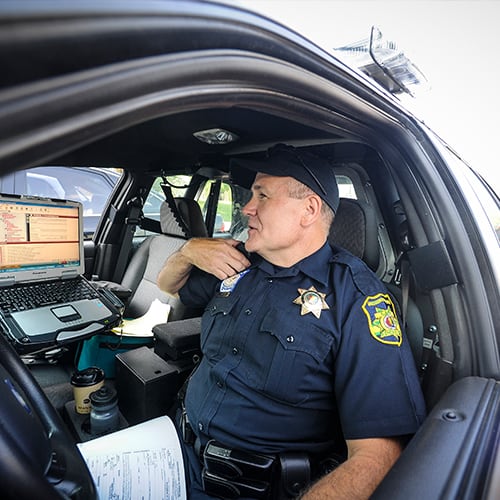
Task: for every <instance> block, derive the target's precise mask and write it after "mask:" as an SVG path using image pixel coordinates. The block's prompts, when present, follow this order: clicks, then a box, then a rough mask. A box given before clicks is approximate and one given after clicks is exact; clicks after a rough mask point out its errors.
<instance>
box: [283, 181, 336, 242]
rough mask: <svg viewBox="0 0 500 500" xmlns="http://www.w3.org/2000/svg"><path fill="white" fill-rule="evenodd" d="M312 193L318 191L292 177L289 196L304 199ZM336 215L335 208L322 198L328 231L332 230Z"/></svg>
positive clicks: (324, 220) (322, 216)
mask: <svg viewBox="0 0 500 500" xmlns="http://www.w3.org/2000/svg"><path fill="white" fill-rule="evenodd" d="M311 194H316V193H315V192H314V191H313V190H312V189H311V188H309V187H308V186H306V185H305V184H302V182H300V181H298V180H296V179H294V178H293V177H292V178H290V180H289V182H288V196H290V198H296V199H299V200H303V199H304V198H305V197H306V196H310V195H311ZM334 217H335V214H334V213H333V210H332V209H331V208H330V207H329V206H328V205H327V204H326V203H325V202H324V201H323V200H321V219H322V221H323V224H324V225H325V228H326V231H327V233H328V232H329V231H330V227H331V225H332V223H333V219H334Z"/></svg>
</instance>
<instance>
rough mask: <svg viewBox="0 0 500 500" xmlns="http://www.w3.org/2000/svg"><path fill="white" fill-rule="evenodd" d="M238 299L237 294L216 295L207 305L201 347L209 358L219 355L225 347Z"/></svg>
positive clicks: (203, 317)
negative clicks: (232, 312)
mask: <svg viewBox="0 0 500 500" xmlns="http://www.w3.org/2000/svg"><path fill="white" fill-rule="evenodd" d="M238 300H239V297H237V296H235V295H229V296H226V297H223V296H215V297H214V298H213V299H212V300H211V301H210V302H209V303H208V304H207V306H206V307H205V312H204V313H203V316H202V318H201V349H202V352H203V354H204V355H205V356H207V357H208V359H213V357H217V356H219V354H220V352H221V350H222V349H223V348H224V345H225V342H227V340H228V336H229V335H230V327H231V325H232V324H234V321H233V318H232V314H231V311H233V309H234V307H235V306H236V304H237V302H238Z"/></svg>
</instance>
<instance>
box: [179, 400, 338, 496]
mask: <svg viewBox="0 0 500 500" xmlns="http://www.w3.org/2000/svg"><path fill="white" fill-rule="evenodd" d="M182 410H183V411H182V414H181V419H180V428H181V434H182V437H183V439H184V441H185V442H186V443H187V444H189V445H192V446H193V447H194V449H195V450H196V452H197V454H198V456H199V458H200V460H201V464H202V473H201V478H202V484H203V489H204V491H205V493H207V494H208V495H210V496H214V497H219V498H227V499H230V498H241V497H246V498H258V499H264V500H270V499H273V500H281V499H287V498H294V497H296V496H297V495H299V494H300V493H301V492H302V491H303V490H304V489H305V488H306V487H307V486H308V485H309V484H310V483H311V480H312V479H315V478H317V477H320V476H321V475H324V474H326V473H328V472H330V471H331V470H333V469H334V468H335V467H337V466H338V465H339V463H340V462H341V460H340V459H339V457H337V456H329V457H327V458H326V459H325V460H321V461H318V460H311V456H310V454H309V453H307V452H302V451H287V452H284V453H279V454H268V453H256V452H248V451H243V450H238V449H233V448H229V447H227V446H225V445H223V444H221V443H219V442H218V441H216V440H213V439H212V440H210V441H208V442H207V444H206V445H205V446H201V445H200V441H199V439H197V438H196V436H195V433H194V432H193V429H192V428H191V425H190V424H189V420H188V418H187V415H186V412H185V409H184V408H183V409H182Z"/></svg>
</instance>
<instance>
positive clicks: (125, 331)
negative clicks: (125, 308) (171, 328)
mask: <svg viewBox="0 0 500 500" xmlns="http://www.w3.org/2000/svg"><path fill="white" fill-rule="evenodd" d="M169 313H170V305H169V304H164V303H163V302H160V301H159V300H158V299H155V300H153V302H152V303H151V305H150V306H149V309H148V312H147V313H146V314H144V315H143V316H141V317H139V318H136V319H124V320H123V321H122V322H121V323H120V324H119V325H118V326H116V327H115V328H113V329H112V330H111V331H112V332H113V333H116V334H118V335H125V336H138V337H152V336H153V331H152V330H153V327H154V326H155V325H159V324H160V323H166V322H167V320H168V315H169Z"/></svg>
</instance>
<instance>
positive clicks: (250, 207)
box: [241, 196, 257, 217]
mask: <svg viewBox="0 0 500 500" xmlns="http://www.w3.org/2000/svg"><path fill="white" fill-rule="evenodd" d="M256 208H257V205H256V203H255V200H254V197H253V196H252V198H251V199H250V201H249V202H248V203H247V204H246V205H245V206H244V207H243V208H242V209H241V212H242V214H243V215H246V216H247V217H251V216H252V215H255V213H256Z"/></svg>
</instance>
